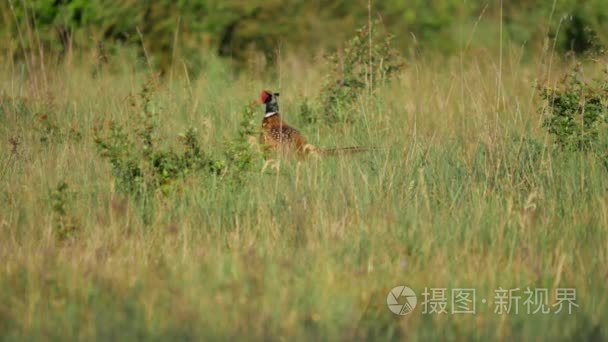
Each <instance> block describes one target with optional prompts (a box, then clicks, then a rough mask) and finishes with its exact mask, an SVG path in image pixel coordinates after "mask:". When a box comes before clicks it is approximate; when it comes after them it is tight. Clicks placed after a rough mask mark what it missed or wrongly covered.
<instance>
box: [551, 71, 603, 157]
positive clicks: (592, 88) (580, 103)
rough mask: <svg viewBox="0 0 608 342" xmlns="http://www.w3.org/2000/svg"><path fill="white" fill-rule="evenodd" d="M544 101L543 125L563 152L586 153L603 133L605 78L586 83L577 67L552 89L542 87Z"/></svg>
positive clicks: (594, 145) (596, 143) (593, 146)
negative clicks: (575, 151)
mask: <svg viewBox="0 0 608 342" xmlns="http://www.w3.org/2000/svg"><path fill="white" fill-rule="evenodd" d="M540 96H541V98H542V99H543V100H545V102H546V108H544V110H543V111H544V113H543V114H544V115H545V118H544V121H543V126H544V127H545V128H546V129H547V131H548V132H549V133H550V134H551V135H552V136H553V137H554V139H555V143H556V144H557V145H558V146H559V147H560V148H561V149H565V150H577V151H589V150H593V149H594V148H595V147H597V146H596V145H598V143H599V141H598V138H599V135H600V133H602V132H604V131H605V130H606V118H607V114H608V75H605V77H604V78H603V79H593V80H592V81H590V82H587V81H585V80H584V79H583V77H582V71H581V68H580V66H579V67H577V68H576V69H575V70H573V72H572V73H570V74H569V75H567V76H566V77H565V78H564V79H563V81H562V82H561V84H560V85H559V86H558V87H557V88H555V89H552V88H548V87H545V88H542V89H541V92H540Z"/></svg>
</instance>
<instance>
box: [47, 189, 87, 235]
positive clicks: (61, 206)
mask: <svg viewBox="0 0 608 342" xmlns="http://www.w3.org/2000/svg"><path fill="white" fill-rule="evenodd" d="M49 200H50V204H51V209H52V211H53V213H54V222H53V228H54V230H53V232H54V233H55V237H56V238H57V239H58V240H60V241H63V240H66V239H69V238H72V237H74V235H75V234H76V233H77V232H78V230H79V227H80V226H79V223H78V220H77V219H76V218H75V217H74V216H73V215H72V214H71V213H70V210H69V207H70V206H69V202H70V201H71V194H70V192H69V190H68V184H67V183H66V182H63V181H62V182H59V183H58V184H57V186H56V187H55V188H54V189H53V190H52V191H51V194H50V198H49Z"/></svg>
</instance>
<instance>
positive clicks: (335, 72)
mask: <svg viewBox="0 0 608 342" xmlns="http://www.w3.org/2000/svg"><path fill="white" fill-rule="evenodd" d="M392 40H393V36H391V35H388V34H386V32H384V31H383V30H382V29H381V28H380V27H379V25H377V24H376V25H371V26H369V27H368V26H364V27H362V28H360V29H358V30H357V34H356V35H355V37H353V38H352V39H351V40H350V41H349V42H348V43H347V45H346V47H345V48H344V50H343V51H339V52H336V53H334V54H332V55H329V56H328V61H329V63H330V66H331V72H330V75H329V77H328V79H327V81H326V83H325V86H324V87H323V89H322V92H321V104H322V106H323V109H322V111H321V112H323V113H325V115H326V116H327V117H326V118H325V119H326V120H327V121H330V122H331V121H336V120H339V119H343V118H342V117H341V113H342V112H344V111H345V110H348V108H349V107H350V106H351V105H352V104H353V102H355V100H356V99H357V98H358V97H359V96H361V95H363V94H364V92H365V91H369V92H370V93H372V92H373V91H374V90H375V89H377V88H378V87H379V86H380V85H382V84H384V83H385V82H386V81H388V80H390V79H391V77H392V76H394V75H395V74H396V73H397V72H398V71H399V70H400V69H401V67H402V65H403V63H402V60H401V58H400V56H399V55H398V53H397V52H396V51H395V50H394V49H393V48H392Z"/></svg>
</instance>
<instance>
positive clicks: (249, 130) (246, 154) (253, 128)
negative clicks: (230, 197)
mask: <svg viewBox="0 0 608 342" xmlns="http://www.w3.org/2000/svg"><path fill="white" fill-rule="evenodd" d="M257 107H258V105H257V104H256V103H251V104H250V105H248V106H247V107H245V108H244V109H243V112H242V114H241V122H240V123H239V129H238V133H237V137H236V139H234V140H232V141H229V142H227V143H226V151H225V155H226V163H227V172H228V173H229V174H230V176H232V178H233V179H234V180H236V181H237V182H241V181H243V177H244V176H245V173H247V172H248V171H251V170H254V169H255V166H256V165H257V166H259V165H260V164H261V160H262V155H261V153H260V151H259V149H256V148H255V147H256V146H255V144H254V141H255V140H257V139H256V136H257V135H258V134H259V130H260V128H259V127H260V122H259V120H257V117H258V115H257V112H256V109H257Z"/></svg>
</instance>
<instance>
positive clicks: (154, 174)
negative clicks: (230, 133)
mask: <svg viewBox="0 0 608 342" xmlns="http://www.w3.org/2000/svg"><path fill="white" fill-rule="evenodd" d="M154 87H155V86H154V82H148V83H146V85H144V87H143V88H142V91H141V92H140V96H139V97H140V100H141V101H140V102H139V103H138V102H137V101H135V100H133V102H132V107H133V109H134V110H135V111H139V116H138V115H136V114H137V113H132V114H134V115H131V116H130V119H131V120H132V121H134V122H132V125H131V127H132V129H131V130H128V129H126V128H125V127H123V126H122V125H119V124H116V123H114V122H111V123H110V124H109V127H108V129H106V130H104V131H101V130H98V131H96V136H95V142H96V144H97V148H98V150H99V152H100V154H101V155H102V156H103V157H105V158H107V159H108V160H109V161H110V163H111V165H112V171H113V175H114V178H115V181H116V185H117V188H118V190H119V191H121V192H123V193H126V194H133V195H136V196H137V197H141V196H142V195H147V194H151V193H153V192H154V191H156V190H162V191H164V192H166V191H168V190H169V189H170V188H171V186H172V185H173V183H174V182H175V181H177V180H179V179H182V178H184V177H186V176H188V175H190V174H192V173H196V172H201V171H202V172H206V173H209V174H216V175H217V174H221V172H222V170H223V163H222V162H221V161H218V160H213V159H212V158H210V157H208V156H207V155H206V154H205V153H204V152H203V150H202V148H201V147H200V143H199V140H198V136H197V134H196V130H195V129H193V128H190V129H189V130H188V131H187V132H186V133H182V134H180V135H178V137H179V139H178V140H180V141H181V145H182V146H181V148H180V150H179V151H175V150H174V149H173V148H172V147H168V148H163V147H162V145H161V141H160V140H161V139H160V138H159V137H158V136H157V135H158V133H157V128H158V124H157V121H158V120H157V116H158V112H157V111H156V109H155V108H154V106H153V103H152V101H151V96H152V92H153V91H154Z"/></svg>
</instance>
